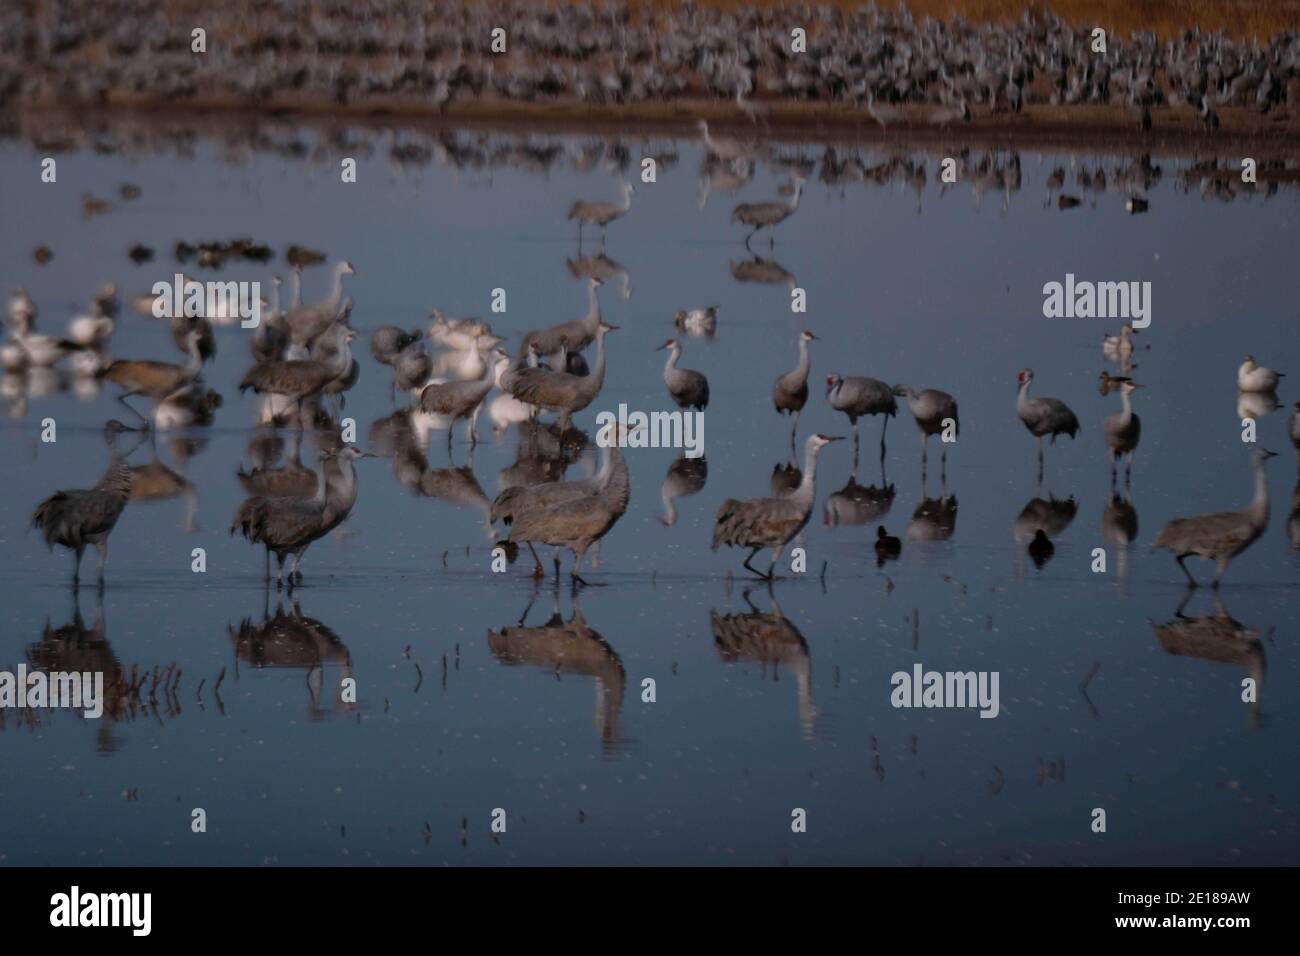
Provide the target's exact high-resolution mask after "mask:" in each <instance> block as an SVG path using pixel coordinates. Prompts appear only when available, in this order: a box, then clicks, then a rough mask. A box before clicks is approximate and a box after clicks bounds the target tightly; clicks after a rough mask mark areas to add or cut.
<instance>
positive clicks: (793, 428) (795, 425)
mask: <svg viewBox="0 0 1300 956" xmlns="http://www.w3.org/2000/svg"><path fill="white" fill-rule="evenodd" d="M798 430H799V412H798V411H797V410H796V411H795V413H794V415H793V416H792V419H791V423H790V457H791V458H792V459H793V458H794V457H795V456H796V454H797V453H796V452H795V449H794V436H795V432H797V431H798Z"/></svg>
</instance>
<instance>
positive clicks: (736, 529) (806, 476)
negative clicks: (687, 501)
mask: <svg viewBox="0 0 1300 956" xmlns="http://www.w3.org/2000/svg"><path fill="white" fill-rule="evenodd" d="M840 440H841V439H840V438H839V437H838V436H837V437H830V436H827V435H809V436H808V440H807V441H806V442H805V443H804V460H803V478H802V480H801V481H800V482H799V487H798V488H796V489H795V490H794V491H793V492H791V493H790V494H789V495H787V496H785V497H782V498H751V499H749V500H748V501H739V500H737V499H735V498H728V499H727V500H726V501H724V502H722V504H721V505H720V506H719V507H718V514H717V517H716V519H715V521H714V525H713V550H714V551H716V550H718V545H720V544H725V545H728V546H731V547H740V548H750V549H751V550H750V552H749V556H748V557H746V558H745V560H744V562H743V563H744V566H745V568H746V569H747V570H749V571H751V572H753V573H754V574H755V575H757V576H758V577H760V578H763V579H764V580H767V581H771V580H773V573H772V571H773V569H774V568H775V567H776V562H777V560H778V559H780V557H781V552H782V551H784V550H785V546H786V545H787V544H789V543H790V541H791V540H793V538H794V536H795V535H797V534H798V533H799V532H800V531H802V530H803V528H804V525H806V524H807V523H808V516H809V515H810V514H812V506H813V501H814V500H815V498H816V480H817V474H816V472H817V454H818V452H820V451H821V450H822V448H824V447H825V446H826V445H828V444H830V443H831V442H833V441H840ZM763 548H771V549H772V563H771V565H770V566H769V567H768V569H767V573H766V574H764V573H763V572H761V571H759V570H758V569H757V568H755V567H754V566H753V565H752V564H750V563H749V562H750V561H752V560H753V558H754V555H756V554H758V552H759V551H761V550H762V549H763Z"/></svg>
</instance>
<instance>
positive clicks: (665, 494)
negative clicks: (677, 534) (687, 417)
mask: <svg viewBox="0 0 1300 956" xmlns="http://www.w3.org/2000/svg"><path fill="white" fill-rule="evenodd" d="M708 478H709V462H708V459H706V458H705V457H704V456H703V455H701V456H700V457H699V458H687V457H686V456H685V455H678V456H677V457H676V458H675V459H673V463H672V464H671V465H669V466H668V471H667V473H666V474H665V475H664V480H663V481H661V482H660V483H659V500H660V501H661V502H662V503H663V506H664V513H663V514H662V515H661V516H660V518H659V522H660V523H661V524H662V525H663V526H664V527H665V528H671V527H672V526H673V525H674V524H676V523H677V499H678V498H685V497H686V496H688V495H693V494H696V493H697V492H699V491H702V490H704V483H705V482H706V481H708Z"/></svg>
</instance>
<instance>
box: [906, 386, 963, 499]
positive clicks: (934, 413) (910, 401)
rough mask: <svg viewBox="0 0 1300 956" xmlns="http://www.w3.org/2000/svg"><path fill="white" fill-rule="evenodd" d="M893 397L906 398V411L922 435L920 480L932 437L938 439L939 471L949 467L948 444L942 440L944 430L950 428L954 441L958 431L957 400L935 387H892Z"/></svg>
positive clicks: (923, 472)
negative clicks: (910, 414) (939, 452)
mask: <svg viewBox="0 0 1300 956" xmlns="http://www.w3.org/2000/svg"><path fill="white" fill-rule="evenodd" d="M894 394H895V395H898V396H900V397H902V398H905V399H907V407H908V410H909V411H911V413H912V417H913V418H914V419H915V420H916V427H917V430H918V431H920V433H921V475H922V477H924V475H925V467H926V464H927V456H928V454H929V450H930V436H931V435H938V436H940V445H941V449H940V450H941V455H940V458H939V468H940V470H941V471H942V470H943V469H945V468H946V467H947V465H948V445H949V442H947V441H944V440H943V438H944V429H945V428H948V427H951V428H952V437H953V439H956V438H957V436H958V434H959V432H960V429H961V423H960V421H959V419H958V417H957V400H956V399H954V398H953V397H952V396H951V395H949V394H948V393H947V392H943V391H940V390H939V389H937V388H926V389H922V390H921V391H919V392H917V391H915V390H914V389H913V388H912V387H911V386H909V385H895V386H894ZM949 423H951V426H950V425H949Z"/></svg>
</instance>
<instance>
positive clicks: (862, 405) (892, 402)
mask: <svg viewBox="0 0 1300 956" xmlns="http://www.w3.org/2000/svg"><path fill="white" fill-rule="evenodd" d="M826 401H827V402H828V403H829V404H830V406H831V408H833V409H835V410H836V411H837V412H843V413H844V414H845V415H847V416H848V417H849V424H851V425H852V426H853V449H854V458H855V459H856V458H857V454H856V453H857V447H858V419H859V418H863V417H865V416H868V415H883V416H884V421H885V424H884V426H883V427H882V428H881V429H880V457H881V459H882V460H883V459H884V457H885V433H886V432H887V431H888V430H889V420H890V419H891V418H893V417H894V416H895V415H897V414H898V401H897V400H896V399H895V398H894V390H893V389H892V388H891V387H890V386H888V385H886V384H885V383H884V382H882V381H881V380H880V379H878V378H866V377H864V376H860V375H850V376H848V377H845V376H843V375H828V376H827V377H826Z"/></svg>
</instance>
